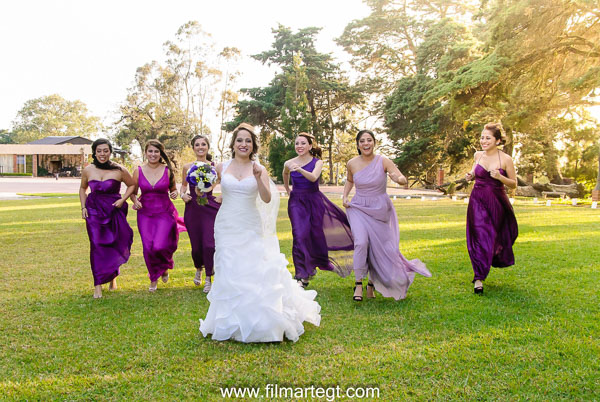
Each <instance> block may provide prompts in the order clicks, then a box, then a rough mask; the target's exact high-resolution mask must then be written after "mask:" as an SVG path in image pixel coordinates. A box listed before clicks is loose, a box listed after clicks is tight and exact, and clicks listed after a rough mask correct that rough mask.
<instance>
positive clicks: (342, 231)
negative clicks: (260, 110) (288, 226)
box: [283, 133, 354, 288]
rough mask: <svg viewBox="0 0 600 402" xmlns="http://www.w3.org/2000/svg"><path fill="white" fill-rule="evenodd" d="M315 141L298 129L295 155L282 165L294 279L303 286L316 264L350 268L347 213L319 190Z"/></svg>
mask: <svg viewBox="0 0 600 402" xmlns="http://www.w3.org/2000/svg"><path fill="white" fill-rule="evenodd" d="M314 141H315V137H314V136H313V135H312V134H308V133H300V134H299V135H298V137H297V138H296V142H295V147H296V152H297V153H298V156H297V157H295V158H293V159H290V160H288V161H287V162H285V164H284V167H283V185H284V186H285V190H286V191H287V193H288V195H289V196H290V200H289V203H288V215H289V217H290V221H291V223H292V235H293V237H294V241H293V246H292V257H293V259H294V268H295V270H296V275H295V279H296V280H297V281H298V283H299V284H300V285H301V286H302V287H304V288H305V287H306V286H308V280H309V279H310V278H311V277H312V276H314V275H315V273H316V269H315V268H316V267H319V268H320V269H321V270H324V271H334V272H335V273H337V274H338V275H340V276H341V277H345V276H347V275H348V274H349V273H350V272H351V271H352V252H351V251H352V250H353V249H354V245H353V240H352V232H351V231H350V224H349V223H348V218H347V217H346V214H345V213H344V211H342V210H341V209H340V208H338V207H337V206H336V205H335V204H334V203H332V202H331V201H329V199H327V197H325V195H324V194H323V193H322V192H320V191H319V177H320V176H321V169H322V168H323V161H321V160H320V159H317V158H320V157H321V149H320V148H318V147H316V146H315V145H314ZM290 176H291V178H292V184H293V190H292V191H290V185H289V184H290V183H289V182H290Z"/></svg>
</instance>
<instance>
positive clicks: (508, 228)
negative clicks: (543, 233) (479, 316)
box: [467, 123, 519, 294]
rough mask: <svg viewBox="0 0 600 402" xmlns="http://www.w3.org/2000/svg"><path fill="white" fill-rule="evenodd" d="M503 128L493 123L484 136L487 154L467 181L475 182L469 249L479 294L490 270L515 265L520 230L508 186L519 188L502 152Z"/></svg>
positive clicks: (477, 155) (477, 161)
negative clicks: (492, 267)
mask: <svg viewBox="0 0 600 402" xmlns="http://www.w3.org/2000/svg"><path fill="white" fill-rule="evenodd" d="M503 143H504V140H503V138H502V130H501V127H500V125H499V124H495V123H489V124H486V125H485V128H484V129H483V131H482V132H481V138H480V144H481V148H482V149H483V151H478V152H476V153H475V163H474V164H473V169H472V170H471V171H470V172H469V173H467V180H472V179H473V178H474V179H475V186H474V187H473V191H471V196H470V198H469V207H468V209H467V249H468V250H469V257H470V258H471V265H473V272H474V273H475V276H474V278H473V284H474V291H475V293H479V294H481V293H483V281H484V280H485V279H486V278H487V276H488V274H489V273H490V267H491V266H494V267H509V266H511V265H514V263H515V256H514V254H513V250H512V246H513V244H514V243H515V240H516V239H517V236H518V234H519V229H518V226H517V219H516V218H515V213H514V211H513V208H512V205H511V204H510V201H509V200H508V197H507V196H506V192H505V190H504V186H507V187H510V188H516V187H517V174H516V172H515V167H514V164H513V160H512V159H511V157H510V156H508V155H507V154H505V153H504V152H501V151H500V150H499V149H498V146H499V145H501V144H503Z"/></svg>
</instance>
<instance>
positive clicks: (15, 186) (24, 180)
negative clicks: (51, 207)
mask: <svg viewBox="0 0 600 402" xmlns="http://www.w3.org/2000/svg"><path fill="white" fill-rule="evenodd" d="M277 187H278V189H279V191H281V192H284V191H285V190H284V188H283V186H282V185H278V186H277ZM321 191H322V192H323V193H325V194H327V195H329V196H339V197H341V195H342V194H343V192H344V187H343V186H325V185H323V186H321ZM78 192H79V179H76V178H70V177H60V178H59V179H58V180H56V179H53V178H46V177H0V199H18V198H25V197H22V196H18V195H17V193H68V194H77V193H78ZM216 192H219V188H218V186H217V189H216ZM388 194H390V195H391V196H394V195H396V196H399V197H407V196H411V197H421V196H426V197H435V196H440V195H442V193H440V192H439V191H433V190H420V189H418V190H412V189H410V190H407V189H403V188H395V187H388Z"/></svg>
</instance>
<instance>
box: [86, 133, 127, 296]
mask: <svg viewBox="0 0 600 402" xmlns="http://www.w3.org/2000/svg"><path fill="white" fill-rule="evenodd" d="M111 153H112V145H111V144H110V142H109V141H108V140H106V139H104V138H100V139H98V140H96V141H94V142H93V143H92V159H93V163H92V164H91V165H89V166H87V167H86V168H85V169H83V171H82V173H81V187H80V188H79V200H80V201H81V216H82V218H83V219H85V226H86V228H87V232H88V236H89V238H90V264H91V266H92V275H93V276H94V299H98V298H100V297H102V285H103V284H104V283H108V282H110V285H109V289H110V290H114V289H116V288H117V276H118V275H119V268H120V266H121V265H122V264H125V263H126V262H127V261H128V260H129V255H130V251H131V243H133V230H131V227H130V226H129V223H127V203H126V202H125V200H126V199H127V198H128V197H129V196H130V195H131V194H132V193H133V190H134V187H135V185H134V184H135V183H134V182H133V179H132V178H131V175H130V174H129V172H128V171H127V169H125V168H124V167H123V166H121V165H118V164H116V163H114V162H112V161H111V160H110V155H111ZM121 182H124V183H125V184H126V185H127V190H126V191H125V194H123V196H122V197H121V195H120V191H121ZM88 186H89V187H90V189H91V192H90V193H89V194H86V190H87V188H88Z"/></svg>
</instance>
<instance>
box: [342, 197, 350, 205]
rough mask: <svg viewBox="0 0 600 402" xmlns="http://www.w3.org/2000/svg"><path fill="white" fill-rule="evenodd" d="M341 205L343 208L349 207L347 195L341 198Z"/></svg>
mask: <svg viewBox="0 0 600 402" xmlns="http://www.w3.org/2000/svg"><path fill="white" fill-rule="evenodd" d="M342 205H343V206H344V208H350V201H348V197H344V198H343V199H342Z"/></svg>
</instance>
